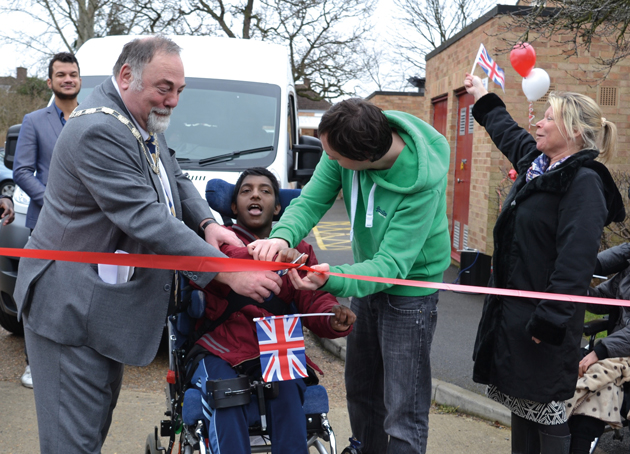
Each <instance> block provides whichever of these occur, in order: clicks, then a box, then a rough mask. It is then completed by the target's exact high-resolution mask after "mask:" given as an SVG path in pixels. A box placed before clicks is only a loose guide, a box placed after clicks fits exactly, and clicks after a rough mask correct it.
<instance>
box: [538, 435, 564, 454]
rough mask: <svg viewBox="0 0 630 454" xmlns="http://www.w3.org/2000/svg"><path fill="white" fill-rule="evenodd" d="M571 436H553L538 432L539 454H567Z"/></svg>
mask: <svg viewBox="0 0 630 454" xmlns="http://www.w3.org/2000/svg"><path fill="white" fill-rule="evenodd" d="M570 447H571V435H563V436H560V437H558V436H555V435H549V434H546V433H543V432H540V454H569V448H570Z"/></svg>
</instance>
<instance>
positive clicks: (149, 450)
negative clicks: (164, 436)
mask: <svg viewBox="0 0 630 454" xmlns="http://www.w3.org/2000/svg"><path fill="white" fill-rule="evenodd" d="M156 435H157V432H156V433H155V434H149V435H148V436H147V442H146V444H145V449H144V453H145V454H158V453H160V448H161V447H162V444H161V443H160V439H159V438H156Z"/></svg>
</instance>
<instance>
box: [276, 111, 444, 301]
mask: <svg viewBox="0 0 630 454" xmlns="http://www.w3.org/2000/svg"><path fill="white" fill-rule="evenodd" d="M384 114H385V116H386V117H387V119H388V121H389V124H390V126H391V127H392V128H393V129H394V130H396V132H398V134H399V135H400V137H401V138H402V139H403V140H404V142H405V144H406V147H405V148H404V149H403V150H402V152H401V153H400V155H399V156H398V158H397V159H396V161H395V163H394V165H393V166H392V167H391V168H390V169H385V170H364V171H358V172H355V171H353V170H348V169H344V168H343V167H341V166H340V165H339V164H338V163H337V161H333V160H330V159H328V156H327V155H326V154H325V153H324V154H323V155H322V159H321V160H320V162H319V163H318V164H317V167H316V168H315V172H314V174H313V177H312V179H311V180H310V182H309V183H308V184H307V185H306V186H305V187H304V189H303V190H302V194H301V195H300V197H298V198H296V199H294V200H293V201H292V202H291V205H290V206H289V207H288V208H287V210H286V211H285V213H284V214H283V215H282V219H281V220H280V221H279V222H278V223H277V224H276V225H275V227H274V228H273V230H272V232H271V235H270V238H282V239H284V240H286V241H287V242H288V243H289V245H290V246H291V247H295V245H296V244H298V243H299V242H300V240H302V239H303V238H304V237H306V236H307V235H308V233H309V232H310V231H311V229H312V228H313V227H314V226H316V225H317V223H318V222H319V220H320V219H321V218H322V216H323V215H324V214H325V213H326V212H327V211H328V209H329V208H330V207H331V206H332V205H333V203H334V202H335V199H336V197H337V195H338V194H339V190H340V189H341V190H343V198H344V202H345V205H346V210H347V212H348V215H349V217H350V223H351V225H352V229H351V234H350V236H351V241H352V252H353V254H354V261H355V263H354V264H353V265H341V266H331V267H330V271H332V272H335V273H345V274H356V275H362V276H377V277H386V278H398V279H410V280H417V281H430V282H442V277H443V273H444V270H445V269H446V268H447V267H448V266H449V265H450V261H451V259H450V237H449V232H448V220H447V217H446V182H447V174H448V166H449V159H450V157H449V155H450V148H449V145H448V143H447V141H446V139H445V138H444V136H442V135H441V134H440V133H438V132H437V131H436V130H435V129H433V127H431V126H430V125H428V124H427V123H425V122H424V121H422V120H420V119H418V118H416V117H414V116H413V115H410V114H407V113H404V112H396V111H385V112H384ZM353 193H354V194H353ZM353 200H354V201H355V202H356V208H355V209H353V205H355V204H354V203H353ZM321 290H323V291H326V292H330V293H332V294H333V295H336V296H341V297H348V296H358V297H361V296H366V295H371V294H374V293H377V292H380V291H383V292H385V293H389V294H392V295H400V296H424V295H430V294H432V293H434V292H435V290H434V289H428V288H419V287H408V286H401V285H388V284H381V283H375V282H366V281H359V280H355V279H346V278H342V277H336V276H330V278H329V279H328V281H327V282H326V284H325V285H324V286H323V287H322V288H321Z"/></svg>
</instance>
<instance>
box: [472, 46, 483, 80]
mask: <svg viewBox="0 0 630 454" xmlns="http://www.w3.org/2000/svg"><path fill="white" fill-rule="evenodd" d="M481 49H483V43H481V44H479V50H478V51H477V55H476V56H475V62H474V63H473V67H472V69H471V70H470V75H471V76H472V75H474V73H475V68H476V67H477V60H479V54H481Z"/></svg>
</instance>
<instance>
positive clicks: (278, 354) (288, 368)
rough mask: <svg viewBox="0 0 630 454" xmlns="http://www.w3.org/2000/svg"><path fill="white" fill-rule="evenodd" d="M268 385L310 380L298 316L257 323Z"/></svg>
mask: <svg viewBox="0 0 630 454" xmlns="http://www.w3.org/2000/svg"><path fill="white" fill-rule="evenodd" d="M254 321H255V322H256V331H257V332H258V345H259V347H260V366H261V368H262V373H263V380H264V381H265V382H271V381H284V380H295V379H296V378H304V377H307V376H308V372H307V371H306V354H305V352H304V335H303V334H302V322H301V321H300V317H299V316H296V315H286V316H283V317H265V318H257V319H254Z"/></svg>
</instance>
